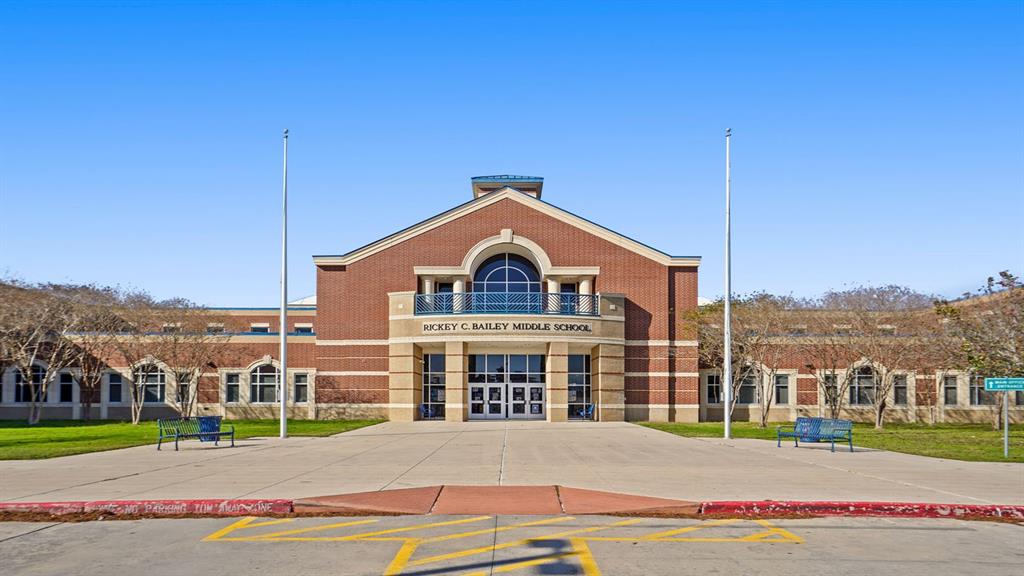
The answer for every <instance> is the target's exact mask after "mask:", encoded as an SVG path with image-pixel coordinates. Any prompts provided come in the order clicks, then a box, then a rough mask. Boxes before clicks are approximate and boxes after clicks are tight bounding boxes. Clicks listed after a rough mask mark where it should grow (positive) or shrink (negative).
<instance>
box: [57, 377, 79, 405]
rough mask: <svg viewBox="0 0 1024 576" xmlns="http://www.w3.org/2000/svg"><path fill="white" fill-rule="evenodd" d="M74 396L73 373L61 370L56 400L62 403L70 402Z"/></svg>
mask: <svg viewBox="0 0 1024 576" xmlns="http://www.w3.org/2000/svg"><path fill="white" fill-rule="evenodd" d="M74 398H75V375H74V374H71V373H70V372H61V374H60V385H59V386H58V387H57V401H58V402H60V403H62V404H70V403H71V402H73V401H74Z"/></svg>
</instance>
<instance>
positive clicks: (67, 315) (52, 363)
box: [3, 284, 81, 424]
mask: <svg viewBox="0 0 1024 576" xmlns="http://www.w3.org/2000/svg"><path fill="white" fill-rule="evenodd" d="M3 297H4V298H3V299H4V300H5V302H6V303H5V308H6V312H5V313H4V322H5V323H8V324H6V326H5V328H4V339H5V344H4V348H5V350H6V352H5V354H6V355H9V358H10V361H11V362H12V364H13V365H14V366H15V367H16V368H17V370H18V376H19V378H20V380H21V383H20V386H23V388H21V389H22V390H27V391H28V400H29V402H28V404H29V412H28V423H29V424H37V423H38V422H39V419H40V417H41V416H42V409H43V406H42V405H43V403H44V402H45V401H46V398H47V396H48V394H49V388H50V383H51V382H52V381H53V379H54V378H55V377H56V375H57V374H58V373H59V372H61V371H63V370H65V369H67V368H70V367H71V366H72V365H73V362H74V354H75V351H74V345H73V344H72V342H71V341H70V340H69V339H68V336H69V335H70V334H71V333H73V332H74V331H75V330H77V329H78V328H79V327H80V325H81V321H80V320H81V319H80V317H79V316H78V314H77V309H76V308H75V307H74V306H73V305H72V304H71V303H70V302H69V301H68V300H66V299H64V298H61V297H59V295H58V294H56V293H55V292H54V291H53V290H51V288H50V286H47V285H44V286H32V285H11V284H5V285H4V294H3ZM23 398H24V397H23Z"/></svg>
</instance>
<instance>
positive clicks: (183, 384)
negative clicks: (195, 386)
mask: <svg viewBox="0 0 1024 576" xmlns="http://www.w3.org/2000/svg"><path fill="white" fill-rule="evenodd" d="M176 380H177V382H178V384H177V387H176V388H175V390H176V394H177V400H178V404H180V405H182V406H184V405H186V404H188V403H189V400H190V396H189V392H190V390H189V386H191V384H192V375H191V374H189V373H187V372H182V373H179V374H178V375H177V377H176Z"/></svg>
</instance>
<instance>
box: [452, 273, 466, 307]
mask: <svg viewBox="0 0 1024 576" xmlns="http://www.w3.org/2000/svg"><path fill="white" fill-rule="evenodd" d="M452 292H454V293H455V294H453V295H452V309H453V310H454V311H455V312H462V310H463V309H464V307H465V305H466V298H467V296H466V280H465V279H464V278H456V279H455V280H454V282H453V283H452Z"/></svg>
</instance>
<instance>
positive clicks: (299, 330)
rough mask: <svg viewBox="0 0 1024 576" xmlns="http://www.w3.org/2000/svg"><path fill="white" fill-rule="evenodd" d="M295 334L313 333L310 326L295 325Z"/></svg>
mask: <svg viewBox="0 0 1024 576" xmlns="http://www.w3.org/2000/svg"><path fill="white" fill-rule="evenodd" d="M295 333H296V334H312V333H313V325H312V324H296V325H295Z"/></svg>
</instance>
